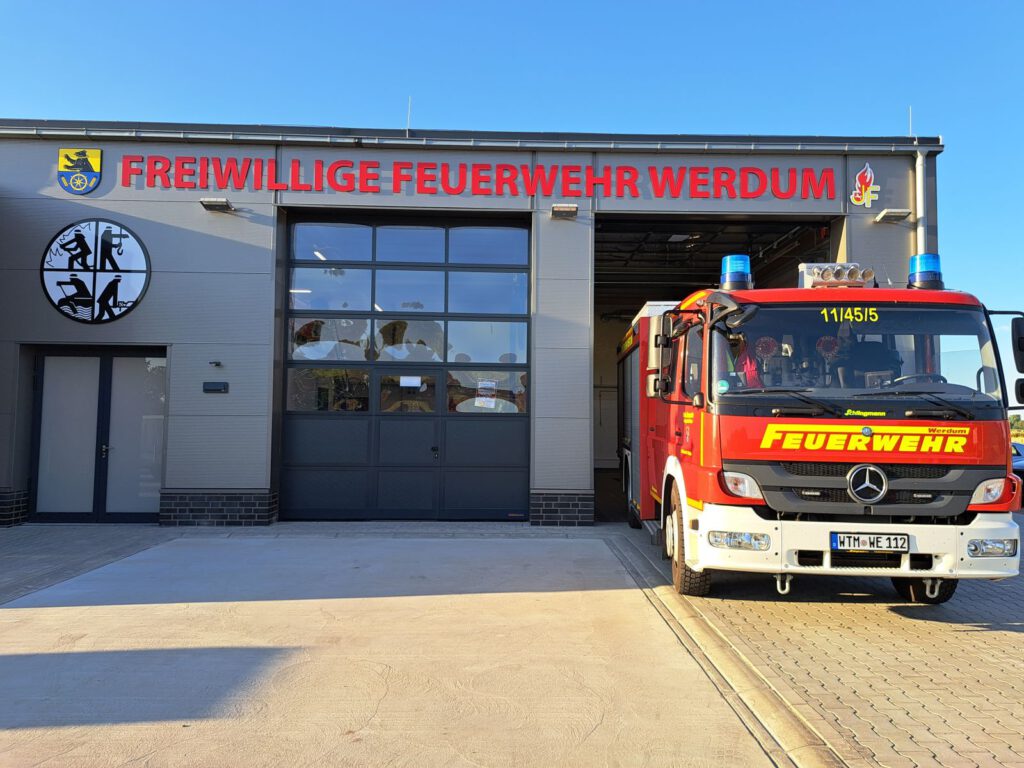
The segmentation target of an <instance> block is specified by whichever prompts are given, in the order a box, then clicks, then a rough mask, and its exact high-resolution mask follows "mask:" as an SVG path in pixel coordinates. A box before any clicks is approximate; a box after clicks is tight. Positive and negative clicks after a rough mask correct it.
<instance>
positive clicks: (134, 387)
mask: <svg viewBox="0 0 1024 768" xmlns="http://www.w3.org/2000/svg"><path fill="white" fill-rule="evenodd" d="M166 370H167V360H166V358H162V357H115V358H114V360H113V369H112V371H111V382H110V387H111V389H110V435H109V438H108V441H107V445H108V446H109V449H108V456H107V504H106V511H107V512H108V513H148V514H153V513H156V512H159V510H160V482H161V477H162V476H163V458H164V401H165V400H166V391H165V390H166V386H167V376H166Z"/></svg>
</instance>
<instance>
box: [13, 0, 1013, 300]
mask: <svg viewBox="0 0 1024 768" xmlns="http://www.w3.org/2000/svg"><path fill="white" fill-rule="evenodd" d="M3 15H4V24H3V26H2V29H0V44H2V45H0V50H2V51H3V53H4V62H5V70H6V73H5V76H4V78H3V85H2V86H0V94H2V106H0V114H2V115H4V116H6V117H27V118H67V119H76V118H77V119H108V120H169V121H187V122H239V123H285V124H297V125H336V126H357V127H381V128H389V127H391V128H393V127H402V126H404V123H405V118H406V103H407V98H408V97H409V96H410V95H411V96H412V97H413V117H412V124H413V127H417V128H464V129H479V130H489V129H493V130H552V131H556V130H559V131H612V132H631V133H633V132H636V133H643V132H652V133H661V132H666V133H741V134H742V133H760V134H786V133H798V134H853V135H892V134H899V135H902V134H906V133H907V107H908V105H913V110H914V132H915V133H917V134H919V135H941V136H942V138H943V140H944V141H945V144H946V151H945V152H944V153H943V154H942V155H941V157H940V158H939V239H940V245H941V248H940V250H941V252H942V255H943V259H944V266H945V271H946V282H947V285H948V286H950V287H956V288H961V289H964V290H968V291H971V292H973V293H976V294H977V295H978V296H980V297H981V298H982V299H983V300H984V301H985V302H986V303H987V304H989V305H990V306H991V307H993V308H1005V309H1015V308H1018V307H1021V308H1024V301H1022V300H1021V299H1020V289H1019V280H1018V279H1016V278H1017V276H1018V275H1019V274H1020V272H1021V269H1020V264H1019V262H1020V258H1021V251H1022V250H1024V247H1022V246H1021V245H1020V244H1019V242H1018V238H1017V237H1016V236H1015V235H1016V233H1015V227H1014V226H1012V225H1014V224H1016V223H1017V222H1018V221H1020V220H1021V219H1022V218H1024V217H1022V215H1021V213H1020V210H1019V208H1020V203H1019V189H1020V184H1021V179H1022V178H1024V173H1022V172H1024V155H1022V153H1021V149H1020V144H1019V143H1018V138H1017V137H1018V134H1019V124H1020V122H1021V119H1022V117H1024V106H1022V105H1024V99H1022V91H1024V77H1022V75H1024V64H1022V59H1021V56H1022V54H1021V31H1020V30H1021V29H1022V28H1024V3H1019V2H978V3H966V2H956V3H954V2H946V1H944V0H933V2H928V3H898V2H892V0H889V2H874V1H868V2H865V1H861V2H856V3H834V2H828V1H827V0H822V1H820V2H810V1H808V2H785V1H774V2H723V1H722V0H718V1H717V2H706V3H696V2H684V1H682V0H677V2H671V3H624V2H616V3H611V2H591V3H554V2H550V1H548V2H543V3H537V2H517V3H488V2H475V3H437V2H435V3H423V2H420V3H407V2H389V3H359V4H351V3H346V2H302V0H293V1H292V2H288V3H271V2H262V1H261V0H248V1H247V2H234V1H233V0H221V1H219V2H206V1H204V2H194V1H192V0H178V1H177V2H173V3H172V2H156V1H153V2H137V0H136V1H135V2H101V1H99V0H94V1H93V2H89V3H84V2H78V3H72V2H56V1H55V2H48V3H24V2H23V3H14V2H7V3H5V4H4V5H3ZM1007 276H1012V277H1009V278H1008V277H1007Z"/></svg>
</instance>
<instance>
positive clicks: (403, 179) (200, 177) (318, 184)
mask: <svg viewBox="0 0 1024 768" xmlns="http://www.w3.org/2000/svg"><path fill="white" fill-rule="evenodd" d="M646 171H647V172H646V175H643V174H642V173H641V169H639V168H637V167H636V166H633V165H628V164H621V165H619V164H611V163H604V164H602V165H600V166H594V165H590V164H587V165H582V164H581V165H558V164H551V165H544V164H536V165H531V164H518V165H514V164H511V163H490V162H476V163H437V162H430V161H426V160H424V161H415V160H394V161H391V162H390V163H389V164H388V165H386V166H385V167H383V168H382V167H381V163H380V161H377V160H345V159H343V160H334V161H332V162H328V161H326V160H323V159H320V158H315V159H312V160H302V159H299V158H292V159H290V160H288V168H287V169H284V168H279V167H278V160H277V158H275V157H270V158H263V157H216V156H201V157H193V156H190V155H180V156H176V157H165V156H164V155H124V156H123V157H122V158H121V174H120V179H121V186H122V187H131V186H133V185H134V184H135V183H136V177H139V179H140V180H141V181H142V183H143V184H144V185H145V186H146V187H148V188H151V189H152V188H159V189H203V190H205V189H213V190H225V191H226V190H237V191H240V190H245V189H249V190H255V191H258V190H263V189H266V190H268V191H271V192H317V193H324V192H326V193H334V192H341V193H356V194H371V195H372V194H379V193H380V192H381V183H380V181H381V177H382V176H384V175H387V176H388V177H389V178H390V183H389V184H388V188H387V192H388V193H389V194H394V195H439V194H442V195H467V194H468V195H474V196H481V197H495V196H497V197H519V196H525V197H536V196H542V197H554V196H558V197H568V198H573V197H588V198H594V197H596V198H611V197H617V198H623V197H631V198H642V197H648V198H650V199H654V200H660V199H666V198H668V199H675V200H708V199H715V200H721V199H726V200H735V199H737V198H739V199H741V200H758V199H764V200H792V199H794V198H798V199H800V200H835V199H836V173H835V168H831V167H827V168H821V169H816V168H809V167H799V166H794V165H786V164H785V163H782V164H777V165H766V166H756V165H749V166H743V167H740V168H738V169H737V168H734V167H731V166H727V165H710V164H709V165H695V166H686V165H650V166H647V169H646Z"/></svg>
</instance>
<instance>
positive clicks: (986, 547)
mask: <svg viewBox="0 0 1024 768" xmlns="http://www.w3.org/2000/svg"><path fill="white" fill-rule="evenodd" d="M967 554H968V555H970V556H971V557H1013V556H1014V555H1016V554H1017V540H1016V539H971V540H970V541H968V542H967Z"/></svg>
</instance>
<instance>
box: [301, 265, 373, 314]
mask: <svg viewBox="0 0 1024 768" xmlns="http://www.w3.org/2000/svg"><path fill="white" fill-rule="evenodd" d="M288 302H289V306H290V307H291V308H292V309H333V310H343V311H353V310H355V311H362V312H365V311H366V310H368V309H369V308H370V270H368V269H349V268H342V267H297V268H295V269H293V270H292V284H291V288H290V289H289V290H288Z"/></svg>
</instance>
